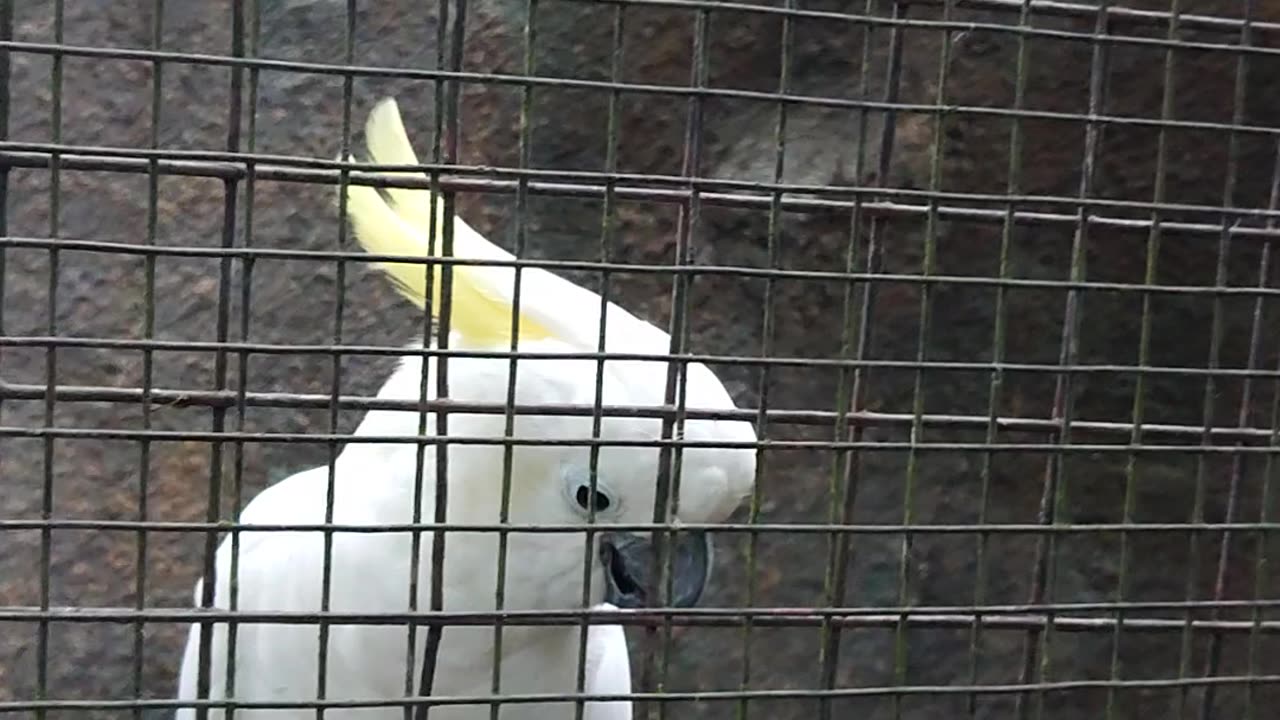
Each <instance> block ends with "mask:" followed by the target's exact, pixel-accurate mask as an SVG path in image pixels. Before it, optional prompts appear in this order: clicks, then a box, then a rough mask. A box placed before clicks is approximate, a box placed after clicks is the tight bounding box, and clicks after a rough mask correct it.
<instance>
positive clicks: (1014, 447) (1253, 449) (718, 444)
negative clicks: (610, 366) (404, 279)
mask: <svg viewBox="0 0 1280 720" xmlns="http://www.w3.org/2000/svg"><path fill="white" fill-rule="evenodd" d="M1072 426H1073V427H1074V426H1075V423H1072ZM0 437H16V438H50V437H52V438H66V439H77V440H128V441H135V442H136V441H141V440H147V441H152V442H177V441H189V442H210V443H217V442H245V443H258V444H261V443H289V444H328V443H334V442H339V443H347V444H351V445H354V444H367V445H386V444H416V445H428V446H437V445H498V446H506V445H511V446H542V447H593V446H595V447H638V448H662V447H679V448H685V449H690V448H707V449H722V450H766V451H767V450H839V451H846V450H861V451H880V452H904V451H908V450H915V451H917V452H992V453H1060V454H1067V453H1074V454H1081V453H1083V454H1090V453H1092V454H1098V455H1103V454H1116V453H1133V454H1139V455H1158V454H1171V455H1227V456H1230V455H1237V454H1238V455H1277V454H1280V446H1251V445H1231V446H1216V445H1155V444H1132V443H1127V442H1126V443H1119V442H1117V443H1114V444H1098V443H1030V442H1028V443H979V442H973V443H965V442H893V441H870V440H864V441H858V442H853V441H836V442H832V441H820V440H774V439H768V440H759V441H755V442H751V441H745V440H743V441H715V440H689V439H674V438H672V439H648V440H631V439H622V438H610V439H603V438H557V437H551V438H548V437H520V436H516V437H499V436H472V435H462V436H459V435H449V436H446V437H438V436H434V435H355V434H348V433H284V432H280V433H273V432H235V431H222V432H215V431H179V430H123V429H106V428H76V427H17V426H12V425H5V426H0Z"/></svg>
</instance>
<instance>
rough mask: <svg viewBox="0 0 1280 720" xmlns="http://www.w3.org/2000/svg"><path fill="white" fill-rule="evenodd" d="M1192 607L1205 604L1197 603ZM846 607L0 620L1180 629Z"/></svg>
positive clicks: (1273, 629)
mask: <svg viewBox="0 0 1280 720" xmlns="http://www.w3.org/2000/svg"><path fill="white" fill-rule="evenodd" d="M1259 607H1261V606H1260V605H1257V604H1251V605H1249V606H1248V607H1244V608H1240V609H1244V610H1251V609H1256V608H1259ZM1193 609H1212V608H1210V607H1204V606H1200V605H1196V606H1194V608H1193ZM859 610H861V612H857V613H851V612H848V611H846V610H845V609H826V610H822V611H820V612H819V611H816V610H810V609H808V608H732V609H721V608H706V609H701V611H700V612H694V611H690V610H689V609H685V608H682V609H678V610H671V609H662V608H646V609H645V610H644V611H637V612H632V611H619V612H602V611H592V610H578V611H544V610H538V611H527V610H526V611H518V610H512V611H502V612H457V611H441V612H431V611H420V612H414V613H349V612H347V613H344V612H333V611H327V612H320V611H316V612H247V611H239V610H237V611H226V610H170V609H158V608H147V609H143V610H138V609H136V608H124V607H120V608H97V607H53V608H50V609H48V610H40V609H39V608H36V607H0V622H35V621H48V622H56V623H64V624H84V623H97V624H128V623H136V622H139V621H141V622H147V623H191V622H201V621H207V622H220V623H229V624H237V625H244V624H259V623H261V624H275V625H310V624H314V623H318V622H324V623H326V624H329V625H332V626H341V625H347V626H375V627H376V626H385V625H408V624H438V625H443V626H445V627H450V626H453V627H476V626H481V627H483V626H489V625H492V624H493V623H495V622H497V621H501V622H502V623H503V624H504V625H506V626H508V627H555V626H569V627H577V626H578V625H579V624H581V623H583V622H585V623H586V624H588V625H597V626H598V625H623V626H626V627H652V626H656V625H660V624H662V623H664V622H670V623H671V624H672V625H673V626H676V627H688V628H699V627H708V628H723V627H742V626H744V625H746V624H748V623H750V624H751V625H753V626H757V627H818V626H821V625H823V624H825V623H831V624H835V625H840V626H843V627H849V628H858V627H862V628H883V627H895V626H896V625H897V624H898V623H900V622H906V623H907V624H908V625H912V626H915V627H928V628H943V629H946V628H968V627H971V626H972V625H973V624H974V623H975V622H981V623H982V625H983V626H984V627H987V628H991V629H996V630H1034V629H1043V628H1045V627H1046V626H1048V625H1049V624H1050V623H1052V625H1053V627H1054V629H1055V630H1066V631H1069V632H1086V633H1087V632H1098V631H1113V630H1114V629H1115V628H1116V626H1117V625H1122V626H1123V627H1124V628H1125V629H1126V630H1132V631H1135V632H1156V633H1164V632H1179V633H1180V632H1183V631H1185V630H1186V629H1187V627H1188V624H1187V619H1186V618H1185V617H1181V618H1125V619H1124V620H1117V619H1116V618H1109V617H1073V616H1069V615H1068V616H1062V615H1056V614H1055V615H1053V616H1052V618H1051V617H1050V616H1049V615H1047V614H1031V613H1026V612H1025V611H1023V612H1017V613H1011V614H1002V611H1000V610H989V609H988V608H985V607H976V608H970V609H969V610H968V612H965V613H957V612H950V613H942V612H934V611H930V610H921V609H919V608H903V609H902V610H901V611H899V612H887V609H886V608H874V609H866V608H861V609H859ZM1190 627H1191V629H1192V630H1197V631H1202V632H1224V633H1253V632H1258V633H1266V634H1272V633H1280V621H1276V620H1258V621H1253V620H1192V621H1191V625H1190Z"/></svg>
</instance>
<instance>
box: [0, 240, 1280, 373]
mask: <svg viewBox="0 0 1280 720" xmlns="http://www.w3.org/2000/svg"><path fill="white" fill-rule="evenodd" d="M1276 235H1277V236H1278V237H1280V232H1278V233H1276ZM0 247H21V248H39V249H50V250H51V249H58V250H78V251H84V252H101V253H109V254H113V255H140V256H145V257H212V258H228V257H231V258H245V259H249V258H252V259H263V260H314V261H317V262H319V261H324V260H355V261H361V262H368V263H385V262H395V263H404V264H408V265H423V266H426V265H440V266H450V267H458V266H461V267H501V268H541V269H549V270H577V271H597V272H608V273H626V274H637V275H654V274H660V275H729V276H733V277H743V278H767V279H775V280H796V281H800V280H808V281H814V282H819V281H827V282H874V283H882V284H911V285H949V286H973V287H983V288H987V287H990V288H996V287H1003V288H1020V289H1025V290H1070V289H1076V290H1092V291H1096V292H1121V293H1143V294H1147V293H1151V294H1157V295H1207V296H1212V297H1246V298H1256V297H1280V288H1268V287H1259V286H1257V285H1248V286H1231V285H1156V284H1144V283H1119V282H1099V281H1085V280H1077V281H1072V280H1050V279H1041V278H1009V277H1005V278H992V277H983V276H979V275H927V276H926V275H914V274H909V273H860V272H834V271H829V270H785V269H780V268H756V267H750V266H735V265H660V264H643V263H634V264H633V263H606V262H595V261H586V260H541V259H531V258H524V259H521V258H516V259H511V260H494V259H485V258H463V257H444V256H424V255H400V254H386V253H368V252H359V251H338V250H280V249H273V248H261V247H241V248H236V247H227V248H221V247H220V248H212V247H198V246H190V245H185V246H177V245H173V246H163V245H141V244H137V243H128V242H121V241H109V240H65V239H61V238H36V237H14V236H8V237H0ZM220 347H221V346H220ZM655 357H656V356H655ZM1264 372H1265V371H1264Z"/></svg>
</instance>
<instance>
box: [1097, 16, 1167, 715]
mask: <svg viewBox="0 0 1280 720" xmlns="http://www.w3.org/2000/svg"><path fill="white" fill-rule="evenodd" d="M1180 12H1181V9H1180V3H1179V0H1170V6H1169V24H1168V30H1167V32H1166V37H1167V38H1168V40H1170V41H1171V42H1172V41H1175V40H1177V38H1178V34H1179V31H1180V27H1179V20H1180ZM1176 59H1177V54H1176V53H1174V48H1173V46H1172V45H1171V46H1169V47H1168V48H1167V49H1166V50H1165V54H1164V88H1163V90H1162V93H1161V100H1160V119H1161V120H1162V121H1165V120H1168V119H1169V118H1171V117H1173V100H1174V78H1175V75H1174V70H1175V68H1176V65H1175V60H1176ZM1168 154H1169V138H1168V129H1167V128H1166V127H1165V126H1164V125H1161V126H1160V128H1159V130H1158V131H1157V135H1156V170H1155V188H1154V189H1153V192H1152V203H1153V204H1154V205H1155V206H1157V207H1158V206H1160V205H1162V204H1164V201H1165V194H1166V185H1167V171H1166V169H1165V163H1166V162H1167V159H1168ZM1162 230H1163V228H1162V226H1161V217H1160V213H1159V211H1158V210H1156V211H1152V213H1151V230H1150V232H1149V233H1148V235H1147V262H1146V273H1145V275H1144V277H1143V284H1144V285H1146V286H1147V287H1151V286H1154V285H1155V284H1156V282H1157V280H1158V277H1159V276H1158V273H1157V269H1158V266H1159V262H1160V241H1161V239H1162V237H1163V232H1162ZM1152 301H1153V295H1152V293H1151V292H1149V291H1144V292H1143V293H1142V321H1141V323H1142V324H1141V328H1140V330H1139V333H1138V367H1139V368H1146V367H1147V365H1148V364H1149V362H1150V357H1151V323H1152V320H1151V318H1152ZM1146 384H1147V374H1146V373H1145V372H1141V371H1139V372H1138V373H1137V377H1136V378H1135V381H1134V388H1133V411H1132V422H1133V430H1132V431H1131V432H1130V434H1129V443H1130V445H1131V446H1133V447H1134V448H1137V447H1139V446H1140V445H1141V444H1142V434H1143V422H1144V420H1145V418H1146ZM1139 463H1140V456H1139V454H1138V453H1137V452H1136V451H1135V452H1132V453H1129V456H1128V458H1127V463H1126V467H1125V484H1124V507H1123V510H1122V522H1123V523H1124V524H1125V525H1129V524H1131V523H1132V522H1133V519H1134V513H1135V512H1137V498H1138V495H1137V493H1138V482H1139V481H1140V479H1141V477H1140V471H1139ZM1131 542H1132V540H1131V533H1129V532H1127V531H1126V532H1121V533H1120V572H1119V577H1118V578H1117V581H1116V602H1118V603H1123V602H1125V601H1126V600H1127V599H1128V596H1129V561H1130V555H1131V553H1132V548H1131V547H1130V543H1131ZM1115 618H1116V625H1115V629H1114V631H1113V632H1112V637H1111V681H1112V682H1111V683H1110V684H1108V685H1107V699H1106V709H1105V714H1106V718H1107V720H1115V717H1116V713H1118V712H1119V709H1118V707H1117V692H1116V691H1117V684H1118V683H1119V682H1120V681H1121V668H1120V665H1121V663H1120V648H1121V643H1122V639H1123V633H1124V619H1125V611H1124V610H1123V609H1118V610H1117V611H1116V615H1115Z"/></svg>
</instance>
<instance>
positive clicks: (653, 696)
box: [0, 674, 1280, 713]
mask: <svg viewBox="0 0 1280 720" xmlns="http://www.w3.org/2000/svg"><path fill="white" fill-rule="evenodd" d="M1273 684H1280V675H1276V674H1265V675H1264V674H1258V675H1218V676H1214V677H1200V678H1196V677H1188V678H1160V679H1149V680H1056V681H1049V682H1027V683H1004V684H997V683H992V684H986V685H895V686H893V687H885V686H868V687H842V688H836V689H831V690H802V689H792V688H787V689H777V690H773V689H770V690H705V691H692V692H690V691H677V690H662V691H661V692H652V693H629V694H601V693H556V694H552V693H547V694H537V695H527V694H514V693H513V694H510V695H432V696H430V697H421V696H411V697H405V698H396V699H390V698H377V699H368V700H318V701H317V700H312V701H301V702H279V701H277V702H255V701H241V700H150V699H137V700H17V701H14V700H3V701H0V713H4V712H33V711H38V710H127V709H133V708H141V709H168V708H186V707H190V708H224V709H225V708H236V709H242V710H284V709H319V708H326V709H341V708H350V709H354V708H403V707H407V706H413V705H421V704H428V705H431V706H454V705H494V704H501V705H528V704H535V703H548V702H576V701H580V700H581V701H586V702H596V701H599V702H608V701H627V700H630V701H643V702H657V703H675V702H712V701H721V700H743V699H748V700H802V699H816V698H831V699H841V698H844V699H853V698H872V697H890V696H913V697H920V696H931V695H938V696H947V695H1009V694H1016V693H1026V692H1029V691H1041V692H1063V691H1068V690H1102V689H1106V688H1121V689H1134V690H1137V689H1152V690H1154V689H1167V688H1194V687H1207V686H1215V687H1221V686H1231V685H1251V686H1259V685H1273Z"/></svg>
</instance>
